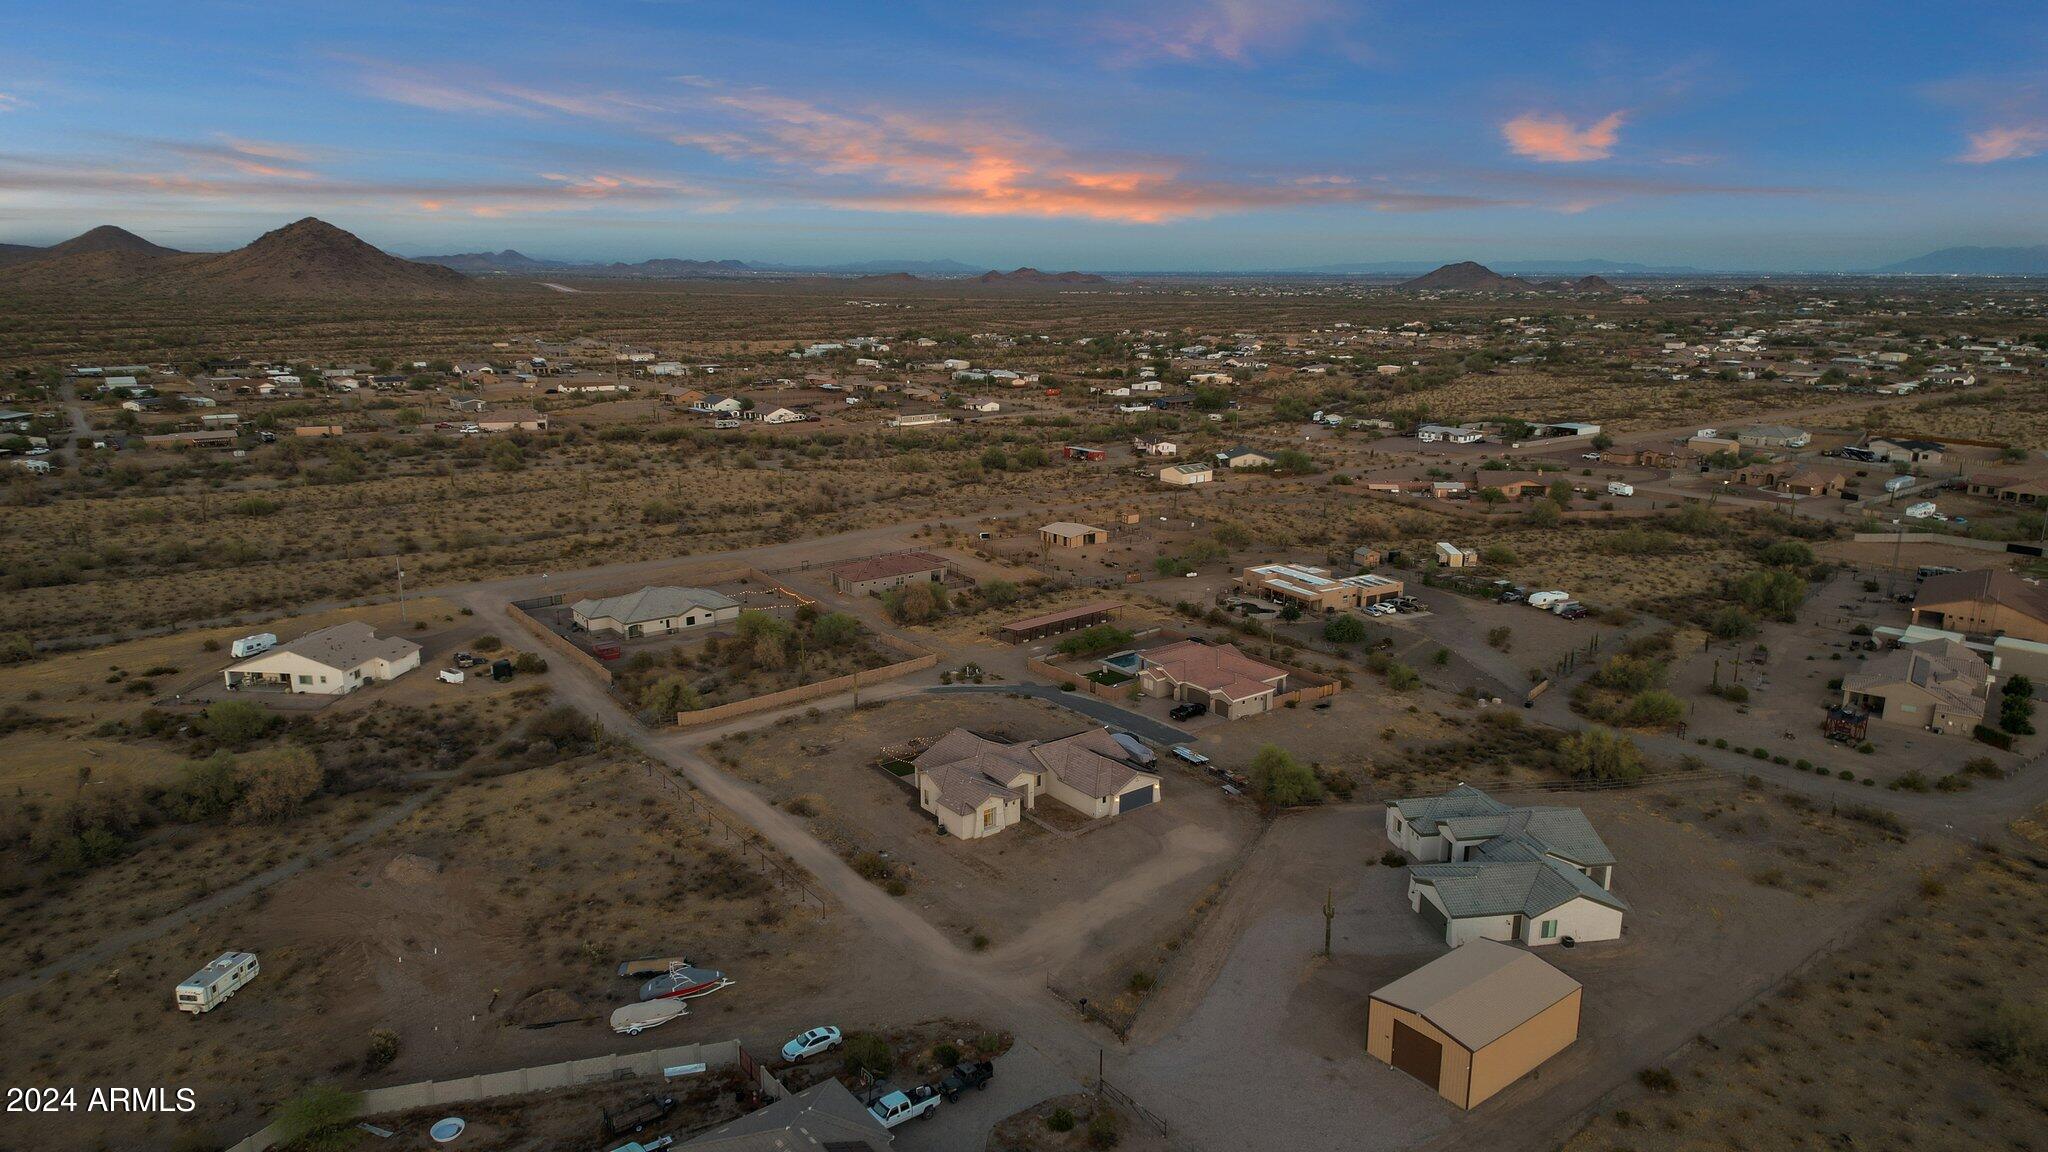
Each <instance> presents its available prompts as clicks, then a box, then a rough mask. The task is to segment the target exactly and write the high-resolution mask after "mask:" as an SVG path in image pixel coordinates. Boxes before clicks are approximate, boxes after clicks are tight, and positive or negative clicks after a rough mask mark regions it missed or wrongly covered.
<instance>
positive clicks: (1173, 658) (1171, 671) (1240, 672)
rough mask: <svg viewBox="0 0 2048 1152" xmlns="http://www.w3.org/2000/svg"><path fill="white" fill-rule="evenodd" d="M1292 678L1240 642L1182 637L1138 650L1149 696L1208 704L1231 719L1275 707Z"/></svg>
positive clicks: (1142, 685)
mask: <svg viewBox="0 0 2048 1152" xmlns="http://www.w3.org/2000/svg"><path fill="white" fill-rule="evenodd" d="M1287 676H1288V672H1287V669H1285V668H1281V667H1279V666H1277V665H1273V664H1268V663H1266V662H1264V661H1263V660H1255V659H1253V658H1252V657H1250V656H1247V655H1245V654H1244V653H1243V652H1241V651H1239V650H1238V647H1237V645H1235V644H1204V643H1202V642H1201V641H1199V640H1182V641H1179V642H1177V643H1173V644H1168V645H1165V646H1163V647H1160V648H1154V649H1152V650H1150V651H1147V652H1140V653H1139V654H1138V685H1139V688H1140V689H1141V690H1142V691H1143V692H1144V693H1145V695H1147V696H1163V697H1167V698H1169V699H1173V700H1177V701H1180V702H1182V703H1200V704H1206V705H1208V706H1209V710H1210V711H1211V712H1214V713H1216V714H1217V715H1218V716H1221V717H1224V718H1225V719H1229V720H1236V719H1238V718H1240V717H1244V716H1255V715H1258V714H1259V713H1261V712H1270V711H1272V709H1273V702H1274V700H1275V698H1276V697H1278V696H1279V695H1280V694H1281V693H1282V692H1285V691H1286V690H1287Z"/></svg>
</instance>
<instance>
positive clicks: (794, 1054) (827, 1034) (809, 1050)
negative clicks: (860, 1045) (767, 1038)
mask: <svg viewBox="0 0 2048 1152" xmlns="http://www.w3.org/2000/svg"><path fill="white" fill-rule="evenodd" d="M841 1039H842V1037H841V1036H840V1034H839V1029H837V1028H835V1027H833V1026H832V1025H830V1024H827V1025H825V1026H824V1027H822V1028H813V1029H811V1030H810V1031H809V1032H806V1033H804V1034H803V1035H801V1036H799V1037H797V1038H796V1039H794V1040H791V1041H790V1042H789V1043H787V1044H784V1045H783V1046H782V1058H783V1059H784V1060H801V1059H803V1058H804V1057H806V1056H816V1055H817V1054H818V1053H820V1052H829V1051H831V1050H832V1049H834V1048H837V1047H839V1042H840V1040H841Z"/></svg>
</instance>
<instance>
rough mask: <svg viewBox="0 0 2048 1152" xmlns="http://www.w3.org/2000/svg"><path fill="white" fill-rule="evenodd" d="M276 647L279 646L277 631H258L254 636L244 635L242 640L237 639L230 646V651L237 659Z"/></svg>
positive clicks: (243, 658)
mask: <svg viewBox="0 0 2048 1152" xmlns="http://www.w3.org/2000/svg"><path fill="white" fill-rule="evenodd" d="M275 647H277V633H275V632H258V633H257V634H255V635H254V636H244V637H242V638H241V639H240V640H237V641H235V642H234V643H233V644H232V645H230V646H229V647H228V652H229V654H230V655H232V656H234V658H235V659H237V660H246V659H248V658H249V657H251V656H254V655H256V654H257V653H258V652H268V651H270V650H271V649H272V648H275Z"/></svg>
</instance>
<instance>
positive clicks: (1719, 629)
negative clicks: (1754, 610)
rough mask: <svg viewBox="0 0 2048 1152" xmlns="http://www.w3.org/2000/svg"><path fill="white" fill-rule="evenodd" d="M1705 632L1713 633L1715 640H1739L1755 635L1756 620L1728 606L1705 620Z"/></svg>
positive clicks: (1731, 605) (1738, 609)
mask: <svg viewBox="0 0 2048 1152" xmlns="http://www.w3.org/2000/svg"><path fill="white" fill-rule="evenodd" d="M1707 631H1708V632H1711V633H1713V635H1714V638H1715V639H1717V640H1740V639H1742V638H1743V637H1745V636H1754V635H1755V634H1756V620H1755V619H1754V618H1753V617H1751V616H1750V614H1749V613H1747V612H1744V611H1743V610H1742V609H1740V608H1737V607H1736V606H1735V605H1733V604H1729V605H1727V606H1725V607H1723V608H1721V609H1720V610H1718V611H1716V612H1715V613H1714V614H1713V615H1712V616H1709V617H1708V618H1707Z"/></svg>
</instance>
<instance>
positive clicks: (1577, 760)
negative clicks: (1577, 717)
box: [1557, 728, 1643, 784]
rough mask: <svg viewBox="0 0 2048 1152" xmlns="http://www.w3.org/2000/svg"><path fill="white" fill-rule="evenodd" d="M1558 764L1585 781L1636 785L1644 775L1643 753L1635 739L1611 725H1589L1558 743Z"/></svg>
mask: <svg viewBox="0 0 2048 1152" xmlns="http://www.w3.org/2000/svg"><path fill="white" fill-rule="evenodd" d="M1557 751H1558V764H1559V766H1560V767H1561V768H1563V769H1564V770H1565V772H1567V773H1569V774H1570V775H1572V776H1576V777H1579V778H1580V779H1584V780H1615V781H1620V782H1622V783H1625V784H1633V783H1635V782H1636V781H1638V780H1641V779H1642V778H1643V754H1642V752H1641V751H1640V750H1638V749H1637V748H1636V743H1635V741H1633V740H1631V739H1629V738H1628V737H1626V736H1623V735H1622V734H1620V733H1619V732H1615V731H1614V730H1612V729H1609V728H1587V729H1585V730H1584V731H1580V732H1574V733H1572V734H1571V735H1569V736H1566V737H1565V738H1564V740H1563V741H1562V742H1561V743H1560V744H1559V745H1558V750H1557Z"/></svg>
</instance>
